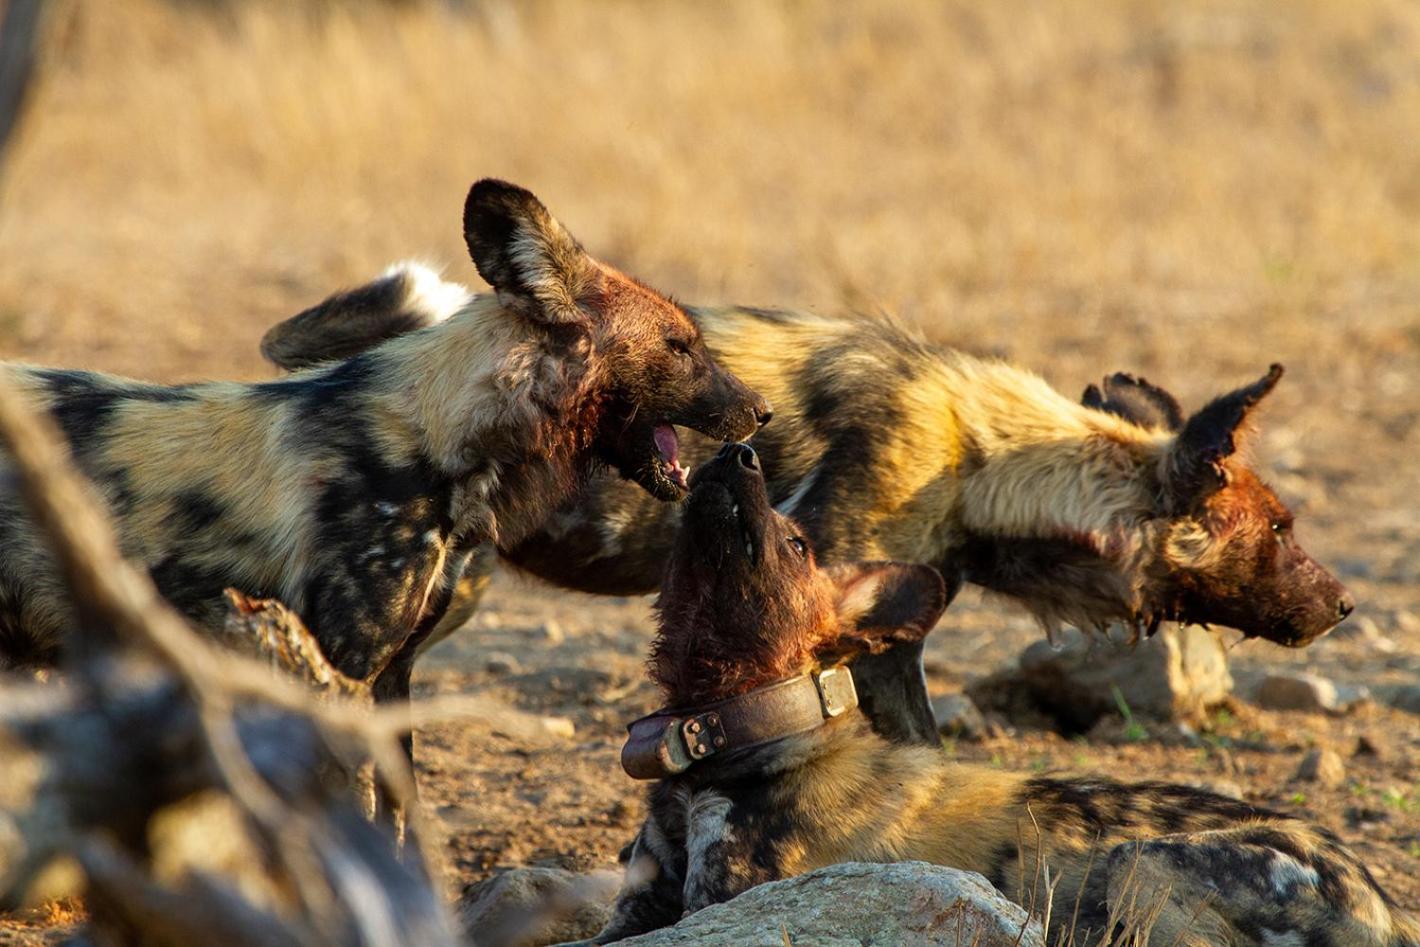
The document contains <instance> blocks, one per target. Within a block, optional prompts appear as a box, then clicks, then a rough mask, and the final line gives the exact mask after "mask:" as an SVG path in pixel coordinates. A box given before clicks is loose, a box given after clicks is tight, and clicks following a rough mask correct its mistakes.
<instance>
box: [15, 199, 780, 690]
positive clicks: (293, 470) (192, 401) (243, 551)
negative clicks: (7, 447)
mask: <svg viewBox="0 0 1420 947" xmlns="http://www.w3.org/2000/svg"><path fill="white" fill-rule="evenodd" d="M464 230H465V236H466V239H467V242H468V246H469V249H470V252H471V254H472V256H473V259H474V262H475V263H476V265H477V266H478V269H479V271H480V273H482V275H483V276H484V278H485V279H487V280H488V281H489V283H490V284H491V285H492V286H493V287H494V290H495V292H494V293H491V294H486V295H478V296H474V295H471V294H468V293H465V292H462V291H454V292H448V291H441V288H440V287H441V284H439V282H438V280H437V279H435V278H434V277H432V275H431V274H428V273H427V272H425V271H422V270H418V269H409V268H405V269H400V270H397V271H395V272H393V273H391V274H389V275H388V276H387V277H386V278H385V279H384V280H383V281H381V282H380V283H379V284H377V285H376V286H375V287H365V288H363V289H362V290H358V291H356V292H355V294H353V295H352V296H349V297H347V302H348V303H351V304H352V305H353V304H354V303H355V302H358V301H359V300H361V299H364V300H365V301H367V302H369V301H371V300H374V302H375V303H378V305H380V306H387V305H398V303H399V302H400V301H401V300H404V299H407V298H411V297H418V298H420V299H421V300H422V301H424V302H425V303H426V304H429V305H430V306H435V307H436V308H440V309H441V311H440V312H439V313H437V315H439V316H440V317H441V318H429V319H427V320H426V321H427V324H424V325H422V326H421V327H419V328H417V329H416V330H414V331H408V332H404V333H401V334H399V335H398V336H397V337H395V338H391V339H389V340H388V341H386V342H385V343H384V344H381V345H378V346H375V347H373V348H372V347H368V346H364V347H362V348H361V350H360V351H359V352H353V353H348V354H350V357H349V358H346V359H344V360H336V361H328V362H324V363H322V364H321V365H318V366H316V367H313V368H309V369H307V370H305V371H301V372H298V373H296V374H293V375H291V376H289V377H286V378H283V379H280V380H277V381H272V382H267V383H258V384H225V383H217V384H196V385H183V386H177V387H162V386H157V385H149V384H143V383H140V382H135V381H129V380H125V379H119V378H113V377H109V376H105V375H99V374H93V373H88V372H78V371H64V370H57V369H48V368H34V367H26V366H14V365H12V366H6V367H5V368H4V369H3V370H4V372H5V374H6V376H7V377H8V379H9V380H10V381H11V382H12V383H13V384H15V385H17V386H18V387H20V388H21V389H23V390H24V391H25V392H26V393H27V394H28V396H29V398H30V399H31V400H32V401H33V402H34V403H35V404H36V405H38V406H41V407H43V408H44V409H46V410H48V412H49V413H50V415H51V416H52V417H53V418H54V420H55V421H57V422H58V424H59V426H60V428H61V429H62V430H63V432H64V434H65V435H66V437H67V438H68V441H69V443H70V446H71V447H72V449H73V451H74V455H75V458H76V460H77V461H78V463H79V465H80V466H81V468H82V469H83V470H84V472H85V473H86V474H88V475H89V476H90V477H91V478H92V479H93V480H94V481H95V483H96V484H97V485H98V487H99V489H100V490H101V491H102V493H103V495H104V497H105V498H106V499H107V500H108V502H109V504H110V505H111V507H112V508H113V511H114V513H115V515H116V517H117V522H118V527H119V533H120V539H121V543H122V547H123V551H124V553H125V555H127V556H128V557H130V558H131V559H133V560H135V561H137V562H140V563H142V564H144V565H146V566H147V567H148V569H149V570H150V571H151V574H152V576H153V578H154V580H155V581H156V583H157V585H158V587H159V589H160V590H161V591H162V593H163V594H164V595H165V596H167V597H168V598H169V599H171V600H172V601H173V603H174V604H176V605H177V606H178V607H179V608H181V609H182V610H183V611H184V612H186V613H187V614H188V615H189V616H191V617H192V618H194V619H196V620H197V621H199V622H202V623H205V624H208V625H212V624H214V623H216V622H219V621H220V610H221V608H222V599H221V593H222V590H223V589H224V588H226V587H229V586H230V587H235V588H237V589H239V590H240V591H242V592H245V593H247V594H248V595H252V596H257V597H273V598H277V599H280V600H281V601H282V602H284V603H285V604H286V605H287V606H289V607H290V608H291V609H293V610H294V611H296V612H297V613H299V614H300V615H301V616H302V617H303V618H304V619H305V621H306V622H307V624H308V625H309V626H310V628H311V630H312V631H313V632H314V633H315V635H316V637H317V638H318V639H319V640H320V642H321V644H322V646H323V647H324V648H325V650H326V653H327V655H328V656H329V658H330V659H331V661H332V663H334V664H335V665H336V666H337V667H338V668H339V669H340V670H341V671H343V672H344V673H346V674H348V675H350V676H352V677H355V678H358V679H362V680H368V679H371V678H376V693H377V695H380V696H391V695H397V694H399V693H402V692H407V687H408V675H409V668H410V666H411V664H412V661H413V656H414V654H415V653H416V651H417V649H418V646H419V645H420V644H421V642H422V640H423V639H424V638H425V636H427V635H428V633H429V631H430V630H431V629H432V628H433V627H434V626H435V625H437V623H438V621H439V619H440V617H441V616H442V615H443V613H444V611H445V609H446V608H447V606H448V602H449V599H450V595H451V593H452V590H453V588H454V586H455V584H456V582H457V581H458V579H459V577H460V574H461V572H462V569H463V567H464V566H465V565H466V564H467V562H468V561H469V560H470V557H472V556H473V555H474V552H475V550H478V549H480V548H484V547H496V548H509V547H511V546H513V545H516V544H517V543H519V542H520V541H521V540H523V539H524V538H526V537H527V536H528V535H529V534H531V533H532V532H533V531H535V530H536V529H538V528H540V527H541V526H542V525H543V522H544V521H545V519H546V518H547V516H548V515H549V514H550V513H551V512H552V511H553V510H554V509H556V507H557V506H558V505H559V504H561V503H563V502H564V501H565V500H567V499H568V498H569V497H570V496H571V495H573V493H574V492H575V491H576V489H577V488H578V487H579V486H580V485H581V484H582V483H583V482H584V481H585V479H586V478H587V476H589V475H590V473H591V471H592V470H593V469H595V468H596V467H598V466H606V467H610V468H613V469H615V470H616V471H617V472H618V473H620V474H621V475H623V476H626V477H628V478H630V479H632V480H635V481H636V483H637V484H638V485H639V486H640V487H642V488H643V489H644V490H646V491H647V492H648V493H649V494H654V495H655V496H656V497H657V498H658V499H665V500H672V499H679V498H680V497H682V496H684V491H685V486H684V482H683V475H682V472H681V471H680V468H679V467H678V465H676V464H675V463H674V461H675V456H674V455H675V438H674V432H673V428H671V427H670V425H673V424H682V425H687V426H689V427H692V428H695V429H698V430H700V431H702V432H703V433H705V434H706V435H708V436H710V437H721V438H733V437H744V436H747V435H748V434H750V433H752V432H753V431H754V430H756V429H757V428H758V427H759V425H760V424H761V423H762V422H763V420H765V419H766V418H767V406H766V405H765V404H764V402H763V400H762V399H760V398H758V397H757V396H756V395H754V394H753V392H751V391H750V390H749V389H747V388H746V387H745V386H744V385H742V384H741V383H740V382H739V381H738V380H736V379H735V378H734V377H733V376H731V375H730V374H729V373H728V372H726V371H724V370H723V369H721V368H720V367H719V366H718V365H716V363H715V362H714V361H713V359H712V358H711V356H710V355H709V353H708V352H707V350H706V349H705V346H704V343H703V341H702V340H701V337H700V333H699V330H698V328H697V327H696V325H695V323H694V321H693V320H692V319H691V318H690V317H689V316H688V315H687V314H686V313H685V312H684V311H683V310H682V309H681V308H680V307H679V306H677V305H675V304H674V303H673V302H671V301H670V300H669V299H667V298H666V297H665V296H662V295H660V294H658V293H656V292H655V291H653V290H651V289H649V288H647V287H645V286H643V285H642V284H640V283H638V282H636V281H634V280H632V279H630V278H629V277H627V276H625V275H623V274H621V273H620V272H618V271H616V270H615V269H613V268H611V267H609V266H606V265H604V264H602V263H600V262H598V261H596V260H594V259H593V258H592V257H590V256H589V255H587V253H586V252H585V251H584V250H583V249H582V247H581V245H580V244H578V243H577V241H576V240H575V239H574V238H573V237H572V236H571V235H570V234H569V233H568V232H567V231H566V230H565V229H563V228H562V226H561V225H560V224H559V223H558V222H557V221H556V220H554V219H553V218H552V217H551V216H550V215H549V214H548V213H547V211H546V209H545V208H544V207H543V206H542V204H541V203H539V202H538V201H537V199H536V198H535V197H533V195H532V194H530V193H528V192H527V191H525V190H523V189H521V188H517V187H515V186H513V185H510V184H506V183H503V182H499V181H492V180H485V181H480V182H479V183H477V184H475V185H474V186H473V188H472V189H471V190H470V192H469V197H468V202H467V205H466V207H465V215H464ZM381 294H383V295H381ZM429 311H430V310H427V309H426V312H425V315H426V316H427V315H429ZM668 454H669V455H670V456H667V455H668ZM69 620H70V616H69V609H68V608H67V606H66V604H65V602H64V601H63V599H62V597H61V595H60V590H59V586H58V583H57V581H56V579H55V576H54V573H53V570H52V568H51V566H50V562H49V557H48V555H47V553H46V551H45V549H44V548H43V545H42V543H41V542H40V541H39V540H38V538H37V537H36V536H35V535H34V533H33V531H32V530H31V529H30V527H29V525H28V524H27V522H26V520H25V517H24V515H23V514H22V512H21V510H20V508H19V503H18V500H17V498H16V497H15V495H14V494H13V492H10V491H5V492H2V493H0V655H2V656H3V658H0V660H4V661H5V662H7V663H11V664H22V663H36V662H43V661H45V660H48V659H51V658H52V657H53V656H54V654H55V652H56V651H57V649H59V648H60V647H62V645H63V643H64V638H65V629H66V627H67V625H68V622H69Z"/></svg>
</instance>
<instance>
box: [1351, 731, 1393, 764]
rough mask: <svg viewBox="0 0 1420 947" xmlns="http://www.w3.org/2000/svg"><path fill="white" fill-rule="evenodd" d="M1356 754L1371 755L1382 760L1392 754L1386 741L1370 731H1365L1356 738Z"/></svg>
mask: <svg viewBox="0 0 1420 947" xmlns="http://www.w3.org/2000/svg"><path fill="white" fill-rule="evenodd" d="M1355 755H1356V756H1369V757H1371V758H1372V759H1374V760H1377V761H1382V760H1384V759H1385V758H1386V757H1387V756H1389V755H1390V752H1389V748H1388V747H1387V745H1386V742H1385V741H1384V740H1382V739H1381V738H1380V737H1377V736H1375V735H1374V734H1370V733H1363V734H1361V735H1360V736H1359V737H1357V738H1356V753H1355Z"/></svg>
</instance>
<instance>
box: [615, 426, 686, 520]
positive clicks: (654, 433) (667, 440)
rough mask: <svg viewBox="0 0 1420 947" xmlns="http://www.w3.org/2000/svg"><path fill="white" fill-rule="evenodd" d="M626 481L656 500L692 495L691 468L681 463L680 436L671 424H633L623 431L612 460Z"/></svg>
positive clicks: (680, 498) (617, 441) (673, 500)
mask: <svg viewBox="0 0 1420 947" xmlns="http://www.w3.org/2000/svg"><path fill="white" fill-rule="evenodd" d="M609 460H610V461H611V463H612V465H613V466H615V467H616V470H617V472H618V473H620V474H621V475H622V476H623V477H625V478H626V479H627V480H632V481H635V482H636V483H637V484H639V485H640V486H641V488H642V489H644V490H645V491H646V492H647V493H649V494H651V496H653V497H655V498H656V499H657V500H665V501H668V502H676V501H679V500H683V499H685V497H686V495H687V494H688V493H689V492H690V468H689V467H687V466H685V465H683V464H682V463H681V460H680V437H679V436H678V435H677V434H676V429H675V428H674V427H672V426H671V424H670V422H669V421H658V420H652V421H641V420H639V419H637V420H634V421H632V422H631V423H629V424H627V425H626V427H625V428H623V429H622V430H621V431H620V432H619V434H618V436H617V439H616V446H615V448H614V450H613V451H612V452H611V456H610V458H609Z"/></svg>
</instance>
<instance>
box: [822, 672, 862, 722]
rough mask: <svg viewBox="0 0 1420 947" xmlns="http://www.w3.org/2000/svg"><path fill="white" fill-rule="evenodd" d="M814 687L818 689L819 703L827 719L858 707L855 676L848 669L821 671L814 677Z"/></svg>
mask: <svg viewBox="0 0 1420 947" xmlns="http://www.w3.org/2000/svg"><path fill="white" fill-rule="evenodd" d="M814 686H815V687H817V688H818V702H819V705H820V706H821V707H822V708H823V715H824V717H825V718H828V719H830V720H831V719H832V718H834V717H837V716H838V715H839V714H842V713H843V712H845V711H847V710H849V709H851V708H853V707H856V706H858V691H857V689H856V688H855V687H854V686H853V675H852V673H851V672H850V671H849V670H848V669H847V668H846V667H835V668H829V669H828V670H826V671H819V672H818V673H816V674H815V675H814Z"/></svg>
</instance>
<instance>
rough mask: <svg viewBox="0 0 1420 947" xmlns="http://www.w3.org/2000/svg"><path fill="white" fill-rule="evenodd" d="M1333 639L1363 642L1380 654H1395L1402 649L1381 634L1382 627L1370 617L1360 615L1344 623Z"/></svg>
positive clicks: (1332, 635) (1333, 634)
mask: <svg viewBox="0 0 1420 947" xmlns="http://www.w3.org/2000/svg"><path fill="white" fill-rule="evenodd" d="M1331 637H1333V638H1340V639H1343V640H1351V641H1359V642H1363V643H1364V644H1365V646H1366V647H1367V648H1370V649H1371V650H1372V651H1375V652H1377V653H1378V654H1394V653H1395V652H1396V651H1397V650H1398V649H1399V647H1400V646H1399V645H1397V644H1396V643H1395V642H1394V641H1393V640H1391V639H1390V638H1387V637H1386V636H1385V634H1383V633H1382V632H1381V626H1380V625H1378V624H1376V620H1375V619H1374V618H1372V617H1371V616H1370V615H1359V616H1357V617H1356V618H1354V619H1353V620H1351V621H1347V622H1342V623H1341V624H1340V625H1338V626H1337V627H1336V630H1335V631H1333V632H1332V633H1331Z"/></svg>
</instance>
